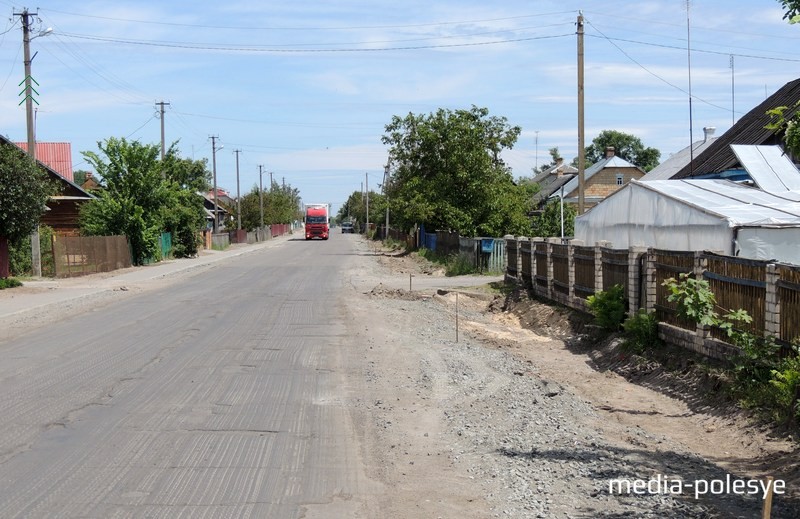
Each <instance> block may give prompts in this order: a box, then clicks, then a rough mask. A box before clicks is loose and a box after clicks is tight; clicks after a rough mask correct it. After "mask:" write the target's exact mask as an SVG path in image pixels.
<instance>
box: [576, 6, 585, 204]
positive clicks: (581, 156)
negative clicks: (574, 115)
mask: <svg viewBox="0 0 800 519" xmlns="http://www.w3.org/2000/svg"><path fill="white" fill-rule="evenodd" d="M583 127H584V114H583V11H578V214H583V211H584V209H585V207H584V188H585V175H584V170H585V168H586V149H585V145H584V143H585V137H584V134H583Z"/></svg>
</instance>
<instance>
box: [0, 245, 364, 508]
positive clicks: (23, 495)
mask: <svg viewBox="0 0 800 519" xmlns="http://www.w3.org/2000/svg"><path fill="white" fill-rule="evenodd" d="M356 239H357V238H356V237H350V236H347V237H344V236H339V235H336V236H333V237H332V238H331V239H330V240H329V241H327V242H319V241H314V242H306V241H304V240H290V241H287V242H286V243H284V244H282V245H281V246H279V247H272V248H267V249H262V250H259V251H256V252H252V253H249V254H245V255H242V256H240V257H237V258H233V259H231V260H229V261H226V262H224V263H220V264H218V265H216V266H214V267H213V268H211V269H208V270H207V271H205V272H202V273H200V274H197V275H194V276H191V277H187V278H186V279H182V280H181V281H180V282H175V283H171V284H169V285H168V286H165V287H163V288H160V289H156V290H146V291H143V292H142V293H139V294H135V295H131V296H130V297H127V298H124V299H122V300H120V301H117V302H114V303H112V304H107V305H104V306H102V307H99V308H97V307H92V306H91V305H87V306H86V307H84V308H82V309H81V310H80V311H79V312H76V315H74V317H72V318H69V319H66V320H62V321H60V322H57V323H54V324H51V325H48V326H47V327H43V328H39V329H36V330H34V331H31V332H29V333H27V334H25V335H23V336H21V337H17V338H14V339H12V340H5V341H3V342H0V355H2V359H3V361H2V363H0V416H2V420H0V511H2V512H1V515H2V516H3V517H47V518H51V517H98V518H100V517H102V518H107V517H131V516H133V517H222V516H224V517H280V518H292V517H314V516H319V517H324V516H327V517H331V516H347V517H354V516H357V515H358V514H362V513H364V514H366V515H368V513H367V512H364V510H368V508H369V505H368V504H365V503H364V502H363V500H362V497H363V496H365V495H369V494H371V493H372V492H374V491H375V489H374V486H375V483H372V482H371V481H370V480H369V479H368V478H366V477H365V475H364V471H363V464H362V461H361V456H360V447H359V444H358V440H357V435H356V434H354V431H353V424H352V420H351V419H350V417H349V415H348V413H347V411H346V409H345V408H344V407H343V405H341V402H342V401H343V399H344V392H345V391H346V390H347V387H346V376H345V367H344V366H343V365H342V357H341V348H342V344H343V343H345V342H346V341H348V339H349V335H348V334H350V333H351V332H350V331H349V329H348V325H347V324H346V322H345V321H346V319H345V313H344V312H343V311H342V297H343V294H345V292H344V291H343V290H342V288H343V285H344V283H346V282H347V279H348V278H347V276H346V273H347V271H348V268H349V267H351V266H352V264H353V260H354V257H355V252H354V248H353V244H354V243H355V240H356ZM358 510H360V511H361V512H358ZM366 515H365V516H366Z"/></svg>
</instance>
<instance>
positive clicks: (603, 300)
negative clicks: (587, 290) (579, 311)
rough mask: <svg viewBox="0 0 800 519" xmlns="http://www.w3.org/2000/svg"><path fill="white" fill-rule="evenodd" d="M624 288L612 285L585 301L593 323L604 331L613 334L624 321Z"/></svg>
mask: <svg viewBox="0 0 800 519" xmlns="http://www.w3.org/2000/svg"><path fill="white" fill-rule="evenodd" d="M624 292H625V287H623V286H622V285H614V286H613V287H611V288H609V289H608V290H601V291H600V292H598V293H596V294H594V295H591V296H589V297H588V299H587V300H586V301H587V303H588V304H589V309H590V310H591V312H592V315H594V318H595V321H596V322H597V324H598V325H600V326H602V327H603V328H604V329H606V330H609V331H612V332H615V331H617V330H619V328H620V326H621V325H622V321H623V319H625V293H624Z"/></svg>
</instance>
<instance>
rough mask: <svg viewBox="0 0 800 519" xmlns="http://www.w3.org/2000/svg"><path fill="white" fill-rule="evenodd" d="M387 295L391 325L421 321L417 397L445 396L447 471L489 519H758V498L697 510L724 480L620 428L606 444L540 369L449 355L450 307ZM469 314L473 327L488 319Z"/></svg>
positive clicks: (720, 499)
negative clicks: (628, 485)
mask: <svg viewBox="0 0 800 519" xmlns="http://www.w3.org/2000/svg"><path fill="white" fill-rule="evenodd" d="M387 295H388V294H387V293H386V292H383V291H376V293H374V294H372V296H373V297H376V298H380V300H381V302H380V304H381V305H382V306H384V307H385V310H386V311H387V316H388V317H389V318H391V314H392V312H393V311H402V312H415V313H417V314H418V316H416V317H417V318H418V319H417V322H418V324H419V325H418V326H417V327H416V328H415V329H414V330H413V331H411V332H410V333H411V334H412V335H413V337H412V339H413V340H417V341H420V342H422V343H424V344H425V345H427V346H428V347H429V348H430V349H431V351H432V352H435V354H436V355H437V356H438V357H437V360H436V362H429V361H426V360H425V359H422V360H421V361H420V363H419V370H420V372H419V374H418V376H417V377H415V384H416V387H417V390H418V392H419V394H420V395H421V396H424V395H426V394H429V393H430V392H431V388H432V387H433V386H434V385H436V384H442V385H444V386H446V387H447V390H448V391H447V392H446V393H445V394H448V395H450V396H449V397H448V398H447V399H446V400H445V401H442V402H435V403H434V405H437V406H438V407H440V408H441V413H442V415H443V419H444V421H445V423H446V430H447V436H448V442H449V444H450V451H451V452H450V456H451V459H452V463H453V464H454V466H456V467H457V468H459V469H460V470H463V471H464V473H466V474H468V477H469V478H470V479H473V480H474V481H475V482H476V488H478V487H479V488H480V489H481V490H482V492H483V493H484V495H485V496H486V497H487V500H488V502H489V503H490V504H491V505H492V507H493V510H492V514H493V516H494V517H520V518H529V517H531V518H545V517H546V518H555V517H558V518H623V517H642V518H664V517H674V518H712V517H748V518H751V517H757V516H759V515H760V513H761V505H762V503H761V500H760V496H759V497H755V496H737V495H725V496H708V497H707V498H703V497H701V498H699V499H695V497H694V488H693V487H690V486H689V485H690V484H693V482H694V481H695V480H696V479H705V480H711V479H717V478H721V479H723V480H724V479H725V477H726V474H725V472H724V471H723V470H721V469H720V468H719V467H717V466H716V465H714V464H713V463H711V462H709V461H707V460H704V459H702V458H700V457H698V456H696V455H694V454H691V453H687V452H685V451H684V450H683V449H682V448H681V447H680V446H677V445H673V444H671V443H670V441H669V439H668V438H666V437H661V438H658V437H653V436H651V435H649V434H646V433H645V432H644V431H643V430H641V429H638V428H627V429H625V434H624V437H621V438H605V437H604V433H603V431H602V428H601V427H600V426H599V422H600V421H601V420H603V419H604V418H603V416H600V415H598V412H597V411H596V409H595V408H594V407H593V406H592V405H590V404H589V403H588V402H586V401H584V400H583V399H581V398H580V397H578V396H576V395H575V394H573V393H571V392H570V390H569V389H568V388H565V387H562V386H561V385H559V384H558V382H557V381H552V380H543V379H541V378H540V377H538V376H537V369H536V366H535V362H534V363H529V362H523V361H520V360H518V359H517V358H515V357H513V356H512V355H511V354H509V353H508V352H506V351H504V350H498V349H493V348H489V347H486V346H485V345H483V344H481V343H480V342H479V341H477V340H474V339H473V338H470V337H464V336H463V334H462V337H461V340H460V342H459V343H456V342H455V340H454V333H453V331H454V327H453V322H452V319H451V318H450V317H452V315H443V314H446V313H447V312H449V311H450V308H449V302H447V301H445V300H443V299H442V298H439V297H433V299H432V300H427V301H420V302H411V303H410V302H409V299H411V298H409V297H407V296H406V297H403V299H404V301H402V303H401V302H400V301H392V300H391V299H386V296H387ZM409 305H413V306H414V307H413V308H412V307H410V306H409ZM436 306H439V308H434V307H436ZM442 306H445V307H447V308H442ZM465 313H467V314H469V315H468V317H469V318H471V319H480V318H485V317H482V316H480V315H479V314H477V313H475V312H472V313H470V312H465ZM434 366H435V367H434ZM442 366H444V369H443V368H442ZM612 480H627V481H631V482H634V481H636V480H644V481H647V482H649V481H653V480H655V481H663V486H660V487H659V488H663V490H661V491H654V492H653V493H650V492H645V493H641V494H632V493H629V492H626V491H624V490H623V491H620V490H619V488H621V487H613V488H612V487H611V482H612ZM680 482H682V484H684V485H685V486H683V487H682V488H681V489H680V490H682V492H678V491H677V490H678V489H677V487H676V486H675V485H677V484H679V483H680ZM654 485H655V484H654ZM667 485H671V486H670V487H669V488H668V487H667ZM615 489H617V490H616V491H615ZM795 512H797V511H796V510H786V509H782V508H781V506H780V505H777V506H775V507H774V508H773V517H800V514H797V513H795Z"/></svg>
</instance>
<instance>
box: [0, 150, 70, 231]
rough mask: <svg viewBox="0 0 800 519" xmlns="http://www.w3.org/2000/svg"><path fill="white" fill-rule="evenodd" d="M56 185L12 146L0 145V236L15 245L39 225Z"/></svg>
mask: <svg viewBox="0 0 800 519" xmlns="http://www.w3.org/2000/svg"><path fill="white" fill-rule="evenodd" d="M54 194H56V186H55V184H54V183H53V182H51V181H50V180H48V177H47V173H45V172H44V171H43V170H42V169H40V168H39V167H38V166H37V165H36V164H35V163H34V162H33V161H32V160H31V159H30V157H29V156H28V155H27V154H25V153H24V152H22V151H21V150H20V149H19V148H17V147H16V146H13V145H0V236H4V237H6V238H8V240H9V242H15V241H17V240H19V239H21V238H23V237H24V236H27V235H29V234H30V233H31V232H33V230H34V229H35V228H36V226H37V225H38V224H39V218H40V217H41V215H42V213H43V212H44V208H45V203H46V202H47V199H48V198H49V197H50V196H51V195H54Z"/></svg>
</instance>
